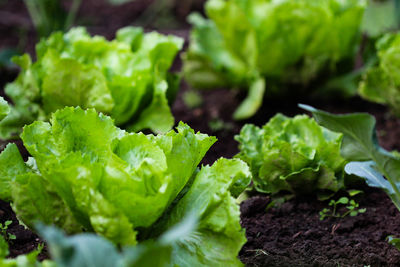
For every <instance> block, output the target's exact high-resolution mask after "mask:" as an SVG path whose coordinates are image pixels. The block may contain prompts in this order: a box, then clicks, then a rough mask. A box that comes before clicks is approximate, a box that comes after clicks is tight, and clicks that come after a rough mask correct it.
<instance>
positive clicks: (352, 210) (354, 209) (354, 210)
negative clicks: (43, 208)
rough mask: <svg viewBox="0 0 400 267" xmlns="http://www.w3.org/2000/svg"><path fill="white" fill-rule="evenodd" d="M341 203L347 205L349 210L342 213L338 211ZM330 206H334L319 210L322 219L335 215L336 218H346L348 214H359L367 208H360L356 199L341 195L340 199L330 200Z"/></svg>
mask: <svg viewBox="0 0 400 267" xmlns="http://www.w3.org/2000/svg"><path fill="white" fill-rule="evenodd" d="M339 205H346V209H347V211H346V212H344V213H342V214H340V213H339V211H338V206H339ZM329 206H331V207H332V208H324V209H323V210H321V211H320V212H319V219H320V220H321V221H322V220H324V219H325V218H326V217H334V218H344V217H346V216H347V215H350V216H352V217H353V216H357V215H358V214H360V213H364V212H365V211H366V210H367V209H366V208H363V209H359V208H358V207H359V204H358V203H357V202H356V201H355V200H354V199H349V198H348V197H341V198H339V200H333V199H332V200H331V201H330V202H329Z"/></svg>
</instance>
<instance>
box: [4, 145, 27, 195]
mask: <svg viewBox="0 0 400 267" xmlns="http://www.w3.org/2000/svg"><path fill="white" fill-rule="evenodd" d="M26 172H28V167H27V166H26V165H25V162H24V160H23V159H22V157H21V154H20V152H19V150H18V147H17V145H16V144H14V143H10V144H8V145H7V147H6V148H5V149H4V150H3V151H2V152H1V154H0V198H1V199H3V200H5V201H10V200H11V183H12V182H14V181H15V178H16V176H18V175H20V174H24V173H26Z"/></svg>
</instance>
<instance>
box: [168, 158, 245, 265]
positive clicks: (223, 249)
mask: <svg viewBox="0 0 400 267" xmlns="http://www.w3.org/2000/svg"><path fill="white" fill-rule="evenodd" d="M250 180H251V173H250V171H249V168H248V166H247V165H246V164H245V163H244V162H243V161H241V160H238V159H234V160H228V159H223V158H222V159H219V160H218V161H217V162H216V163H214V164H213V165H212V166H211V167H210V166H204V167H202V168H201V170H200V171H199V172H198V173H197V174H196V176H195V178H194V181H193V184H192V185H191V186H190V188H189V189H188V191H187V192H186V194H185V195H184V196H183V197H182V198H181V199H180V200H179V201H178V202H177V203H176V205H175V206H174V208H173V209H172V210H171V211H170V212H169V213H167V214H166V215H165V218H164V220H161V228H162V229H165V228H168V227H170V226H171V225H174V224H176V223H177V222H179V221H180V220H182V218H184V215H185V214H194V215H195V216H196V217H197V218H198V220H199V222H198V226H197V229H196V230H195V231H194V232H193V233H191V234H190V235H189V236H188V237H186V238H183V239H182V240H181V241H180V242H178V243H176V244H174V245H173V253H172V255H173V256H172V263H173V264H174V266H175V265H177V266H227V265H229V266H242V265H243V264H242V263H241V262H240V261H239V259H238V258H237V255H238V252H239V251H240V249H241V247H242V246H243V244H244V243H245V242H246V237H245V233H244V230H243V229H242V228H241V226H240V223H239V221H240V216H239V213H240V212H239V206H238V205H237V203H236V200H235V197H237V196H238V195H239V194H240V193H241V192H242V191H243V190H244V189H245V188H246V187H247V186H248V185H249V184H250Z"/></svg>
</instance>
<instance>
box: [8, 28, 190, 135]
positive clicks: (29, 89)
mask: <svg viewBox="0 0 400 267" xmlns="http://www.w3.org/2000/svg"><path fill="white" fill-rule="evenodd" d="M116 35H117V38H116V39H115V40H112V41H107V40H106V39H105V38H104V37H101V36H94V37H91V36H90V35H89V34H88V33H87V31H86V30H85V29H84V28H73V29H71V30H70V31H69V32H67V33H65V34H63V33H61V32H57V33H54V34H52V35H51V36H50V37H49V38H47V39H43V40H41V41H40V42H39V43H38V44H37V46H36V54H37V61H36V62H34V63H32V60H31V58H30V57H29V55H27V54H25V55H23V56H21V57H15V58H14V62H15V63H16V64H17V65H19V66H20V67H21V69H22V71H21V73H20V75H19V76H18V77H17V79H16V80H15V81H14V82H13V83H10V84H8V85H7V86H6V89H5V91H6V94H7V95H8V96H9V97H10V98H11V100H12V102H13V103H14V106H12V110H11V112H10V114H9V116H7V118H6V119H5V120H4V121H3V122H2V123H1V124H0V137H1V138H3V139H9V138H15V137H16V136H17V135H18V134H19V133H20V132H21V129H22V127H23V126H24V125H26V124H30V123H32V122H33V121H35V120H42V121H47V120H49V119H50V114H51V113H52V112H54V111H56V110H58V109H61V108H63V107H65V106H80V107H82V108H95V109H96V110H97V111H99V112H103V113H105V114H109V115H111V116H112V118H113V119H114V120H115V123H116V124H117V125H120V126H123V127H124V128H128V129H134V130H135V131H136V130H142V129H150V130H152V131H154V132H160V133H161V132H162V133H164V132H167V131H168V130H170V129H171V128H172V126H173V124H174V118H173V116H172V113H171V110H170V107H169V104H170V103H169V102H168V101H171V99H169V97H171V96H174V95H175V94H176V90H177V86H176V85H177V82H176V79H171V75H170V74H169V73H168V71H169V68H170V67H171V65H172V63H173V60H174V58H175V56H176V54H177V53H178V51H179V50H180V49H181V48H182V46H183V40H182V39H180V38H178V37H175V36H163V35H161V34H158V33H155V32H152V33H146V34H145V33H143V31H142V30H141V29H139V28H134V27H126V28H123V29H120V30H119V31H118V32H117V34H116ZM170 91H171V92H170Z"/></svg>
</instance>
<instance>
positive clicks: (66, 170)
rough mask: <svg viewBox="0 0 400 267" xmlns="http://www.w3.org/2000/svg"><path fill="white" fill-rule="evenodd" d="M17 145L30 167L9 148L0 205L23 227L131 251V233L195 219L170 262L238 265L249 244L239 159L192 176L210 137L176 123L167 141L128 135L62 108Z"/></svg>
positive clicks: (0, 171) (1, 166)
mask: <svg viewBox="0 0 400 267" xmlns="http://www.w3.org/2000/svg"><path fill="white" fill-rule="evenodd" d="M21 138H22V140H23V142H24V145H25V147H26V149H27V150H28V151H29V153H30V154H31V155H32V158H29V159H28V161H27V162H24V161H23V159H22V157H21V155H20V153H19V151H18V149H17V147H16V145H15V144H9V145H8V146H7V147H6V148H5V150H4V151H3V152H2V153H1V154H0V198H2V199H4V200H8V201H11V202H12V207H13V209H14V211H15V213H16V214H17V216H18V218H19V219H20V220H22V222H23V223H24V224H25V225H27V226H29V227H32V226H33V224H34V223H35V222H36V221H42V222H43V223H46V224H54V225H57V226H59V227H61V228H63V229H64V230H65V231H66V232H67V233H79V232H82V231H91V232H96V233H98V234H99V235H102V236H104V237H106V238H108V239H109V240H111V241H112V242H114V243H115V244H121V245H135V244H137V242H138V241H139V242H140V241H141V239H140V238H139V239H138V233H139V234H141V235H139V236H142V238H143V237H144V236H152V234H154V233H162V232H165V231H166V230H167V229H169V228H170V227H172V226H173V225H175V224H177V223H178V222H180V221H181V220H182V219H183V218H184V217H185V216H186V215H187V214H189V213H192V214H194V215H195V216H196V218H199V223H198V227H197V229H196V232H195V235H194V236H193V238H192V239H190V240H188V243H179V244H178V245H176V246H175V247H174V251H175V250H176V253H174V255H176V256H174V257H175V258H176V259H175V260H174V261H176V262H177V263H179V264H178V265H181V266H186V263H190V262H192V263H195V262H200V263H204V264H205V266H223V265H221V264H222V263H223V264H226V263H230V264H229V265H230V266H236V265H238V264H239V261H238V259H237V258H236V256H237V254H238V252H239V250H240V248H241V246H242V245H243V244H244V242H245V241H246V239H245V235H244V231H243V230H242V228H241V226H240V223H239V207H238V206H237V204H236V202H235V198H234V197H237V196H238V195H239V194H240V193H241V192H242V191H243V190H244V188H245V187H246V186H247V185H248V184H249V183H250V171H249V169H248V167H247V165H246V164H245V163H244V162H242V161H241V160H239V159H234V160H228V159H220V160H218V161H217V162H216V163H214V165H212V166H204V167H202V168H201V169H197V165H198V164H199V162H200V161H201V159H202V158H203V156H204V155H205V153H206V152H207V150H208V149H209V148H210V146H211V145H212V144H213V143H214V142H215V141H216V139H215V138H214V137H209V136H207V135H205V134H200V133H197V134H195V133H194V131H193V130H192V129H191V128H190V127H189V126H187V125H186V124H183V123H180V124H179V126H178V127H177V132H175V131H172V130H171V131H169V132H168V133H166V134H164V135H157V136H154V135H144V134H143V133H127V132H125V131H123V130H121V129H119V128H117V127H116V126H114V124H113V121H112V119H111V118H110V117H108V116H105V115H102V114H100V115H98V113H97V112H96V111H95V110H94V109H89V110H83V109H81V108H79V107H78V108H72V107H67V108H64V109H62V110H58V111H57V112H55V113H54V114H53V115H52V117H51V120H50V123H49V122H43V121H37V122H34V123H33V124H31V125H28V126H25V127H24V131H23V133H22V135H21Z"/></svg>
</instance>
